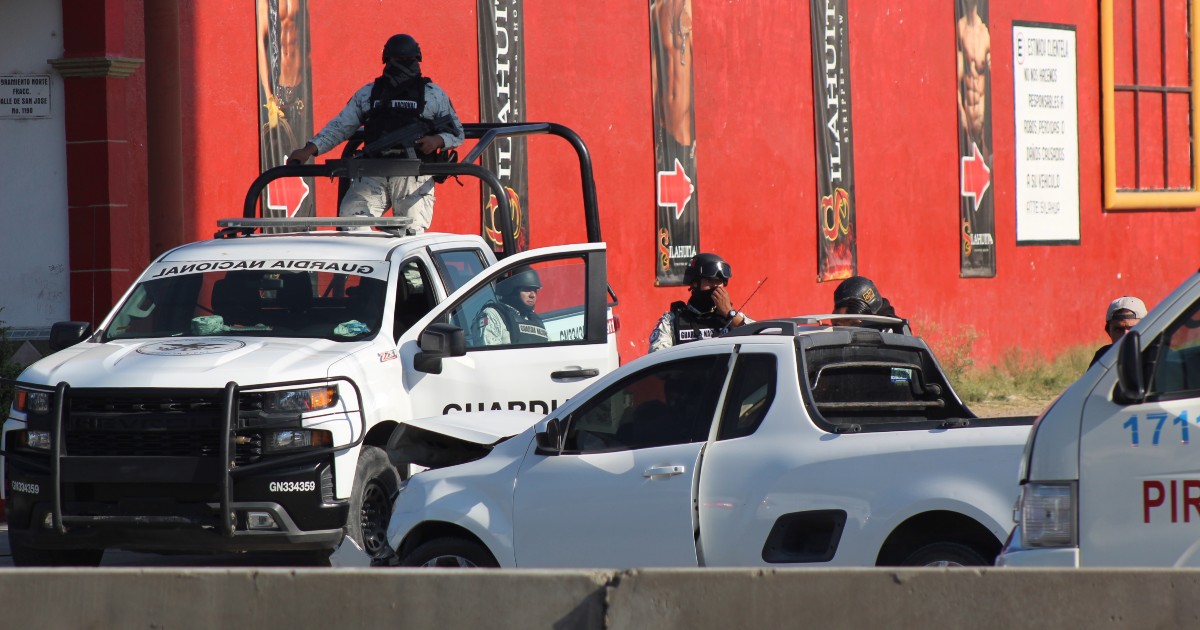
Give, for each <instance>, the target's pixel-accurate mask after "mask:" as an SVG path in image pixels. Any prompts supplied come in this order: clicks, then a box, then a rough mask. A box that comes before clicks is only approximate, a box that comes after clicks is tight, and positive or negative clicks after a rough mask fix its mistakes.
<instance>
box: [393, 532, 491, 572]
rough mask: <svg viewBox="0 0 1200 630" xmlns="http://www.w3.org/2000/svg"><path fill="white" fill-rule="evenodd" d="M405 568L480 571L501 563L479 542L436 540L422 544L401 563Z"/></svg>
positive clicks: (460, 539)
mask: <svg viewBox="0 0 1200 630" xmlns="http://www.w3.org/2000/svg"><path fill="white" fill-rule="evenodd" d="M400 566H404V567H424V568H451V569H479V568H492V569H494V568H497V567H499V566H500V563H499V562H496V559H495V558H493V557H492V554H491V552H489V551H488V550H487V549H485V548H484V547H483V545H480V544H479V543H477V542H474V541H471V540H466V539H464V538H435V539H433V540H430V541H427V542H425V543H422V544H421V546H419V547H417V548H416V549H414V550H413V551H412V553H410V554H408V555H407V556H405V557H404V559H403V560H401V561H400Z"/></svg>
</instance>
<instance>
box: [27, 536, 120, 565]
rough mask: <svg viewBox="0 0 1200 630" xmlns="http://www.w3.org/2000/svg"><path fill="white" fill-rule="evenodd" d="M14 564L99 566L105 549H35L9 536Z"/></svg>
mask: <svg viewBox="0 0 1200 630" xmlns="http://www.w3.org/2000/svg"><path fill="white" fill-rule="evenodd" d="M8 546H9V548H10V549H11V550H12V559H13V565H14V566H18V567H98V566H100V560H101V559H103V558H104V550H103V549H34V548H33V547H26V546H25V545H22V544H19V543H16V542H15V541H13V539H12V536H9V537H8Z"/></svg>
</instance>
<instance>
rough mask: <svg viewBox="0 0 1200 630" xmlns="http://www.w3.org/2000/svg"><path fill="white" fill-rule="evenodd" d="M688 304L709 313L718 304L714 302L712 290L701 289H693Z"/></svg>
mask: <svg viewBox="0 0 1200 630" xmlns="http://www.w3.org/2000/svg"><path fill="white" fill-rule="evenodd" d="M688 304H690V305H692V308H694V309H696V310H697V311H700V312H701V313H708V312H709V311H711V310H713V309H714V308H716V306H717V305H716V303H715V302H713V297H712V291H711V290H709V291H701V290H699V289H695V290H693V291H692V297H691V299H689V300H688Z"/></svg>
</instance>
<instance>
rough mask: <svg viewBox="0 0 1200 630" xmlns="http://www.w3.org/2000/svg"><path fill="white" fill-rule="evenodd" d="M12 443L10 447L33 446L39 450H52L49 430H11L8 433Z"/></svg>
mask: <svg viewBox="0 0 1200 630" xmlns="http://www.w3.org/2000/svg"><path fill="white" fill-rule="evenodd" d="M6 435H7V436H8V440H10V441H11V444H8V445H7V446H8V447H9V448H32V449H37V450H39V451H48V450H50V432H49V431H27V430H21V431H9V432H8V433H7V434H6Z"/></svg>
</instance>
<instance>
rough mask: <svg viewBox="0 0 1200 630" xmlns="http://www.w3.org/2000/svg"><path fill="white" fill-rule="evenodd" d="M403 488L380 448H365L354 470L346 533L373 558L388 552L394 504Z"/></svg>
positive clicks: (359, 455)
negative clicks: (388, 535)
mask: <svg viewBox="0 0 1200 630" xmlns="http://www.w3.org/2000/svg"><path fill="white" fill-rule="evenodd" d="M399 487H400V474H399V473H398V472H396V467H395V466H392V463H391V462H390V461H388V457H387V453H385V452H384V451H383V449H381V448H379V447H377V446H363V447H362V450H361V451H359V454H358V468H357V469H355V471H354V493H353V494H352V495H351V496H350V516H349V517H348V518H347V523H346V534H347V535H349V536H350V537H351V538H353V539H354V542H356V543H358V546H360V547H362V548H363V551H366V552H367V554H368V555H370V556H371V557H375V556H377V555H379V554H380V553H382V552H383V551H384V550H385V549H387V526H388V520H389V519H391V517H392V501H393V500H394V498H395V496H396V490H397V489H398V488H399Z"/></svg>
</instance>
